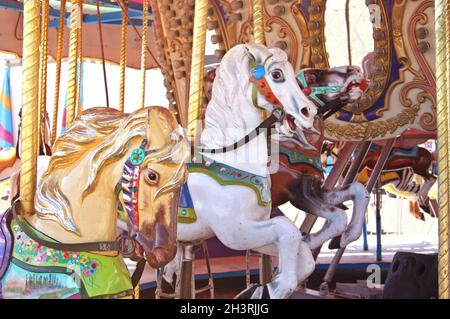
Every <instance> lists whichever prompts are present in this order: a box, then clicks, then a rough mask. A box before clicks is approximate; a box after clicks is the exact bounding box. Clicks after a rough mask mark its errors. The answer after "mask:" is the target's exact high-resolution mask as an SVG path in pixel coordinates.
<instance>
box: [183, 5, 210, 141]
mask: <svg viewBox="0 0 450 319" xmlns="http://www.w3.org/2000/svg"><path fill="white" fill-rule="evenodd" d="M207 15H208V1H207V0H195V11H194V32H193V33H194V34H193V43H192V63H191V77H190V82H189V109H188V110H189V111H188V125H187V129H188V134H189V138H190V140H191V142H195V138H196V137H198V136H199V133H200V132H199V131H200V129H201V127H200V123H199V121H200V115H201V109H202V96H203V73H204V64H205V44H206V18H207Z"/></svg>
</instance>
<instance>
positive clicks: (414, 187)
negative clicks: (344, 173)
mask: <svg viewBox="0 0 450 319" xmlns="http://www.w3.org/2000/svg"><path fill="white" fill-rule="evenodd" d="M325 145H326V146H325V147H324V148H323V154H324V155H323V157H322V161H325V158H327V157H328V156H332V157H333V158H334V159H335V158H336V154H337V147H336V144H335V143H331V142H327V143H325ZM380 152H381V146H379V145H377V144H372V145H371V147H370V149H369V151H368V153H367V155H366V157H365V159H364V161H363V162H362V164H361V168H360V170H359V172H358V181H359V182H360V183H362V184H365V183H367V181H368V180H369V178H370V175H371V173H372V171H373V168H374V167H375V164H376V162H377V159H378V157H379V156H380ZM433 161H434V159H433V155H432V154H431V153H430V152H429V151H428V150H427V149H426V148H423V147H420V146H412V147H405V148H403V147H394V148H393V149H392V151H391V154H390V156H389V159H388V161H387V163H386V166H385V167H384V168H383V171H382V172H381V184H382V186H387V185H391V186H393V188H394V189H393V190H394V191H395V193H400V192H402V193H409V194H410V198H411V197H412V198H411V199H412V200H413V204H412V206H411V213H412V214H413V215H414V217H416V218H418V219H421V220H424V219H425V218H424V214H423V213H424V212H425V213H427V214H430V216H432V217H436V216H435V215H434V213H433V210H432V209H431V208H430V199H429V197H428V192H429V190H430V189H431V187H432V186H433V184H434V182H435V181H436V179H437V178H436V176H434V175H433V174H432V173H431V172H430V168H431V165H432V163H433ZM415 176H420V177H422V178H423V181H424V182H423V183H422V184H419V183H417V182H416V181H415V180H414V179H415ZM417 206H418V207H420V210H419V209H418V207H417Z"/></svg>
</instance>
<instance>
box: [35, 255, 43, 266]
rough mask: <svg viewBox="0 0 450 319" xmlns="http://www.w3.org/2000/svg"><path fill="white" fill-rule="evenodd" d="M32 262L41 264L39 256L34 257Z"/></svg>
mask: <svg viewBox="0 0 450 319" xmlns="http://www.w3.org/2000/svg"><path fill="white" fill-rule="evenodd" d="M33 261H34V262H35V263H38V264H39V263H41V262H42V259H41V257H40V256H36V257H34V259H33Z"/></svg>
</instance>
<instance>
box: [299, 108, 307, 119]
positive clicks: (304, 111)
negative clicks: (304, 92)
mask: <svg viewBox="0 0 450 319" xmlns="http://www.w3.org/2000/svg"><path fill="white" fill-rule="evenodd" d="M300 112H301V113H302V114H303V115H304V116H306V117H308V116H309V111H308V108H307V107H304V108H302V109H301V110H300Z"/></svg>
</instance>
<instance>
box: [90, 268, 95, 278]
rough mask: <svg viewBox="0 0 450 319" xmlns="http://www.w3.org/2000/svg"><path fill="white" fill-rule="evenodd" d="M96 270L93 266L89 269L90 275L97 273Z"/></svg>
mask: <svg viewBox="0 0 450 319" xmlns="http://www.w3.org/2000/svg"><path fill="white" fill-rule="evenodd" d="M95 272H96V270H95V269H93V268H91V269H89V275H91V276H92V275H94V274H95Z"/></svg>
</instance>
